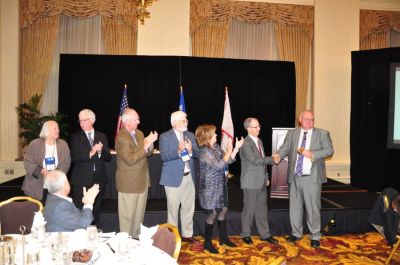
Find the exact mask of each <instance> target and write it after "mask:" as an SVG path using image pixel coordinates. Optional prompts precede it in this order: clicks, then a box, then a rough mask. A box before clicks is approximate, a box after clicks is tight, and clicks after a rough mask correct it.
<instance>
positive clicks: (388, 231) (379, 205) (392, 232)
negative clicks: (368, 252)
mask: <svg viewBox="0 0 400 265" xmlns="http://www.w3.org/2000/svg"><path fill="white" fill-rule="evenodd" d="M399 221H400V195H399V192H398V191H397V190H395V189H393V188H386V189H384V190H383V191H382V194H381V196H379V198H378V199H377V201H376V202H375V205H374V206H373V207H372V210H371V213H370V215H369V217H368V222H369V223H370V224H372V226H374V227H375V229H376V230H377V231H378V232H379V233H380V234H381V235H383V236H384V237H385V239H386V241H387V242H388V244H389V245H391V246H393V245H394V244H395V243H396V241H397V238H396V235H397V233H398V232H399Z"/></svg>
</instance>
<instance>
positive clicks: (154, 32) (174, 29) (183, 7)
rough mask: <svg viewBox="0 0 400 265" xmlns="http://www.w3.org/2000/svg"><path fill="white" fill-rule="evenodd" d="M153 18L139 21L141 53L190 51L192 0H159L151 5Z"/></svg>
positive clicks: (184, 52) (160, 53) (181, 53)
mask: <svg viewBox="0 0 400 265" xmlns="http://www.w3.org/2000/svg"><path fill="white" fill-rule="evenodd" d="M149 11H150V12H151V18H150V19H146V20H145V22H144V23H145V25H140V24H139V29H138V54H139V55H182V56H188V55H189V52H190V48H189V47H190V46H189V45H190V40H189V14H190V1H189V0H159V1H157V2H155V3H154V4H153V5H152V6H151V7H150V8H149Z"/></svg>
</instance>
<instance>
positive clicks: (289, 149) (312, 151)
mask: <svg viewBox="0 0 400 265" xmlns="http://www.w3.org/2000/svg"><path fill="white" fill-rule="evenodd" d="M299 123H300V125H301V127H299V128H296V129H293V130H290V131H289V132H288V133H287V135H286V137H285V140H284V142H283V144H282V146H281V147H280V148H279V150H278V152H277V155H278V161H279V160H280V159H283V158H285V157H286V156H287V157H288V159H289V165H288V171H287V180H288V183H289V215H290V224H291V227H292V234H291V235H290V236H288V237H287V241H289V242H295V241H297V240H299V239H300V238H301V237H302V236H303V215H304V205H305V209H306V213H307V226H308V229H309V230H310V240H311V246H312V247H314V248H318V247H319V246H320V242H319V241H320V238H321V213H320V211H321V185H322V183H326V182H327V178H326V169H325V159H326V158H328V157H331V156H332V155H333V146H332V140H331V137H330V135H329V132H328V131H326V130H322V129H319V128H315V127H314V114H313V112H312V111H310V110H306V111H304V112H302V113H301V114H300V117H299ZM278 161H276V162H278Z"/></svg>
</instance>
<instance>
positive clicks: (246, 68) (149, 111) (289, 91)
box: [59, 54, 296, 171]
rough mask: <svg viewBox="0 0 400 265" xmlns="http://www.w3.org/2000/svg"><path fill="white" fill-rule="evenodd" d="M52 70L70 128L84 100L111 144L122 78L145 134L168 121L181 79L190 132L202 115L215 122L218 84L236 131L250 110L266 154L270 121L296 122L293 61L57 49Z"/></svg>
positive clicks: (220, 103)
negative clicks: (73, 52)
mask: <svg viewBox="0 0 400 265" xmlns="http://www.w3.org/2000/svg"><path fill="white" fill-rule="evenodd" d="M59 78H60V80H59V111H60V112H62V113H65V114H67V115H68V117H69V121H70V126H69V133H72V132H73V131H76V130H79V129H80V127H79V124H78V123H77V120H78V117H77V115H78V113H79V111H80V110H81V109H83V108H90V109H92V110H93V111H94V112H95V113H96V124H95V127H96V129H98V130H100V131H103V132H104V133H106V134H107V136H108V140H109V145H110V146H111V147H113V146H114V135H115V128H116V124H117V120H118V113H119V106H120V103H121V97H122V93H123V86H124V84H127V85H128V100H129V106H130V107H132V108H134V109H136V110H137V111H138V113H139V115H140V118H141V124H140V125H139V128H140V129H141V130H142V131H143V132H144V133H145V134H148V133H149V132H150V131H152V130H156V131H157V132H158V133H162V132H164V131H166V130H169V129H170V128H171V124H170V115H171V113H172V112H173V111H176V110H178V105H179V93H180V89H179V86H180V84H181V85H182V86H183V91H184V96H185V103H186V104H185V105H186V112H187V114H188V119H189V130H190V131H192V132H194V131H195V129H196V127H197V126H198V125H200V124H203V123H213V124H215V125H216V126H217V128H218V130H219V128H220V127H221V124H222V118H223V111H224V97H225V86H227V87H228V89H229V99H230V104H231V111H232V119H233V123H234V127H235V135H236V136H245V135H246V134H245V130H244V128H243V121H244V119H245V118H247V117H257V118H258V119H259V120H260V124H261V125H262V128H261V134H260V138H262V140H263V141H264V143H265V144H264V145H265V148H266V153H267V154H270V153H271V137H272V130H271V128H272V127H293V126H294V125H295V106H296V102H295V99H296V85H295V67H294V63H292V62H277V61H254V60H235V59H211V58H199V57H181V56H113V55H70V54H68V55H66V54H63V55H61V58H60V77H59ZM218 135H219V136H220V131H218ZM235 164H238V163H235ZM235 167H237V166H236V165H235V166H233V168H235ZM234 171H237V170H235V169H234Z"/></svg>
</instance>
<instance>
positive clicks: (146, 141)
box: [143, 131, 158, 151]
mask: <svg viewBox="0 0 400 265" xmlns="http://www.w3.org/2000/svg"><path fill="white" fill-rule="evenodd" d="M157 139H158V133H157V132H156V131H154V132H153V131H151V132H150V133H149V135H147V137H146V138H144V140H143V148H144V150H146V151H147V150H149V147H150V146H151V145H152V144H153V143H154V142H155V141H157Z"/></svg>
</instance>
